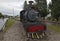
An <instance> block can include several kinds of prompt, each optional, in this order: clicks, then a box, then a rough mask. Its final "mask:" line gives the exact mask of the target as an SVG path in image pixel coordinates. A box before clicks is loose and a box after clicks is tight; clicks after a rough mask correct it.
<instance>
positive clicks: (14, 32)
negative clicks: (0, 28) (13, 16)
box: [0, 21, 60, 41]
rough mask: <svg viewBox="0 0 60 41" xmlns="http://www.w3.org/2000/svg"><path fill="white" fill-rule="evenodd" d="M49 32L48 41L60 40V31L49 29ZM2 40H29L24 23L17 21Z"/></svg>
mask: <svg viewBox="0 0 60 41" xmlns="http://www.w3.org/2000/svg"><path fill="white" fill-rule="evenodd" d="M47 34H48V41H60V33H56V32H54V31H50V30H47ZM0 37H1V35H0ZM0 41H27V38H26V35H25V31H24V28H23V26H22V23H21V22H19V21H17V22H16V23H15V24H14V25H13V26H12V27H10V29H8V30H7V31H6V33H4V35H3V39H0ZM31 41H33V40H31ZM34 41H40V40H34ZM41 41H47V40H41Z"/></svg>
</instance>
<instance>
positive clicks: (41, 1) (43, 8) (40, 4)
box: [35, 0, 48, 19]
mask: <svg viewBox="0 0 60 41" xmlns="http://www.w3.org/2000/svg"><path fill="white" fill-rule="evenodd" d="M35 1H36V7H37V8H38V9H39V11H40V14H41V17H43V19H45V16H46V15H47V14H48V12H47V2H46V0H35Z"/></svg>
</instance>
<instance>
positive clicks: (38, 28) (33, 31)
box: [21, 1, 46, 39]
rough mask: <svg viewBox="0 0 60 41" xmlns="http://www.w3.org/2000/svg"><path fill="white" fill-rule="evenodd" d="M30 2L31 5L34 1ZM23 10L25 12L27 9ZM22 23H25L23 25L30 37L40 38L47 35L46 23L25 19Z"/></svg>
mask: <svg viewBox="0 0 60 41" xmlns="http://www.w3.org/2000/svg"><path fill="white" fill-rule="evenodd" d="M29 3H30V6H31V5H32V3H33V2H32V1H29ZM22 12H25V11H24V10H23V11H22ZM22 12H21V13H22ZM21 16H22V15H21ZM21 21H22V20H21ZM22 23H23V27H24V29H25V31H26V36H27V37H28V38H32V39H40V38H44V37H45V36H46V33H45V31H46V25H44V24H43V23H41V22H35V23H33V22H24V21H23V22H22Z"/></svg>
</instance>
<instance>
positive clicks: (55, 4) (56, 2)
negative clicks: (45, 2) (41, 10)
mask: <svg viewBox="0 0 60 41" xmlns="http://www.w3.org/2000/svg"><path fill="white" fill-rule="evenodd" d="M49 8H50V9H51V10H52V12H51V13H52V18H54V19H56V20H57V21H59V17H60V0H52V4H51V3H50V4H49Z"/></svg>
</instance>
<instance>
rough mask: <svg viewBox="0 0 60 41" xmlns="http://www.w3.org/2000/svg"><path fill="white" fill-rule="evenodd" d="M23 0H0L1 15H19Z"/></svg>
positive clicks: (48, 0)
mask: <svg viewBox="0 0 60 41" xmlns="http://www.w3.org/2000/svg"><path fill="white" fill-rule="evenodd" d="M24 1H25V0H0V12H2V14H3V15H10V16H13V15H14V16H16V15H19V13H20V11H21V10H22V8H23V3H24ZM27 1H29V0H27ZM33 1H34V0H33ZM50 1H51V0H47V3H49V2H50ZM13 13H14V14H13Z"/></svg>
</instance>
